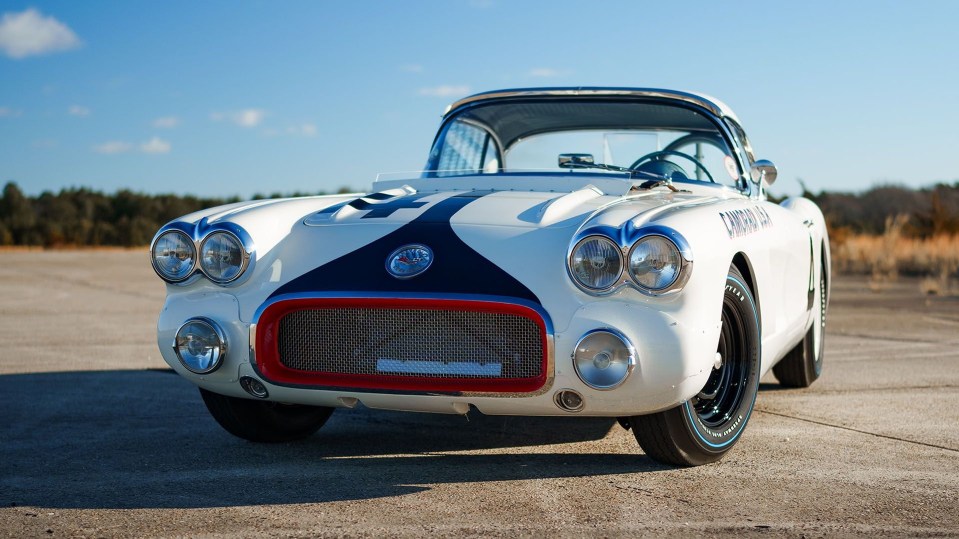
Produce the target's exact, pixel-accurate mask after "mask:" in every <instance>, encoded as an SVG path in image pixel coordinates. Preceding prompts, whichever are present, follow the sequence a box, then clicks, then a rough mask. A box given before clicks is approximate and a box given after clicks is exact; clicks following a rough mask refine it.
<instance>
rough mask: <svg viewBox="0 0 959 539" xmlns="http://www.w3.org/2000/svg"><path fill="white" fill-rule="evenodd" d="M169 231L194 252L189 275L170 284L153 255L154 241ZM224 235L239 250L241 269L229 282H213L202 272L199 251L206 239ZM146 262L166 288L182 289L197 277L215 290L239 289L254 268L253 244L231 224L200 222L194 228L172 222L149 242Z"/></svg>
mask: <svg viewBox="0 0 959 539" xmlns="http://www.w3.org/2000/svg"><path fill="white" fill-rule="evenodd" d="M173 231H175V232H177V233H179V234H182V235H183V236H185V237H186V238H188V240H189V242H190V244H191V245H192V247H193V252H194V263H193V269H192V271H191V272H190V273H189V274H187V276H186V277H184V278H183V279H180V280H170V279H168V278H166V277H164V275H163V274H162V273H160V271H159V270H158V269H157V267H156V262H155V260H154V255H153V252H154V249H155V248H156V244H157V241H158V240H159V239H160V238H162V237H163V236H164V235H165V234H167V233H169V232H173ZM224 232H225V233H228V234H229V235H230V236H232V238H233V239H235V240H236V241H237V243H238V245H239V246H240V250H241V252H240V256H241V266H240V270H239V271H238V272H237V274H236V275H235V276H233V277H232V278H231V279H229V280H217V279H215V278H213V277H211V276H210V275H209V274H208V273H207V272H206V271H205V270H204V268H203V263H202V260H201V257H202V248H203V246H204V244H205V243H206V241H207V239H209V238H210V237H211V236H213V235H214V234H217V233H224ZM150 258H151V262H152V263H153V269H154V271H156V273H157V275H159V276H160V278H161V279H163V280H164V281H165V282H167V283H169V284H173V285H178V286H186V285H189V284H192V283H193V282H194V281H196V280H197V279H198V278H199V277H200V276H203V277H206V278H207V279H208V280H209V281H210V282H212V283H213V284H216V285H218V286H223V287H232V286H238V285H240V284H241V283H243V282H244V281H245V280H246V279H247V278H248V277H249V276H250V275H251V274H252V273H253V271H252V270H253V268H254V266H255V265H256V247H255V245H254V244H253V238H252V237H251V236H250V234H249V233H248V232H247V231H246V230H244V229H243V227H241V226H240V225H237V224H235V223H231V222H221V223H216V224H213V225H208V224H207V222H206V219H201V220H200V221H199V222H198V223H195V224H194V223H187V222H183V221H174V222H172V223H167V224H166V225H164V226H163V227H162V228H160V230H159V231H157V233H156V235H155V236H154V237H153V241H152V242H151V243H150Z"/></svg>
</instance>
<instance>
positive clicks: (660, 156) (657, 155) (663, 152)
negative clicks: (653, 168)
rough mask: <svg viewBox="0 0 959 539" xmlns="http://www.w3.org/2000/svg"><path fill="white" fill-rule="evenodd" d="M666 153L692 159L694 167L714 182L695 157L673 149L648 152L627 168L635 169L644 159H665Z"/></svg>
mask: <svg viewBox="0 0 959 539" xmlns="http://www.w3.org/2000/svg"><path fill="white" fill-rule="evenodd" d="M667 155H675V156H677V157H682V158H685V159H688V160H689V161H692V163H693V165H695V166H696V168H698V169H699V170H702V171H703V172H705V173H706V177H707V178H709V181H711V182H713V183H716V180H714V179H713V175H712V174H710V173H709V171H708V170H706V167H705V166H704V165H703V164H702V163H700V162H699V160H698V159H696V158H695V157H693V156H691V155H689V154H685V153H683V152H677V151H674V150H660V151H658V152H652V153H648V154H646V155H644V156H642V157H640V158H639V159H637V160H635V161H633V164H632V165H629V168H631V169H635V168H637V167H639V165H641V164H643V163H645V162H646V161H660V160H663V161H664V160H665V159H663V158H664V157H666V156H667Z"/></svg>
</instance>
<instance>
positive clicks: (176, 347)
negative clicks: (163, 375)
mask: <svg viewBox="0 0 959 539" xmlns="http://www.w3.org/2000/svg"><path fill="white" fill-rule="evenodd" d="M191 324H195V325H198V326H205V327H206V328H208V329H209V330H210V331H211V332H212V333H213V336H214V337H215V338H216V342H217V345H216V346H215V348H216V357H215V358H213V359H212V361H211V364H210V365H209V366H207V367H206V368H194V367H192V366H191V365H189V364H188V363H189V362H188V360H187V359H184V357H183V354H182V353H181V351H180V339H181V336H180V334H181V332H183V330H184V329H186V328H187V326H190V325H191ZM228 350H229V345H228V343H227V339H226V333H225V332H224V331H223V328H221V327H220V325H219V324H217V323H216V322H214V321H213V320H211V319H209V318H206V317H203V316H197V317H193V318H190V319H189V320H187V321H185V322H183V324H181V325H180V327H179V328H178V329H177V330H176V333H175V334H174V336H173V352H174V353H175V354H176V357H177V359H178V360H180V365H183V368H185V369H186V370H188V371H190V372H192V373H193V374H209V373H211V372H213V371H215V370H217V369H219V368H220V366H222V365H223V361H224V358H225V356H226V354H227V351H228Z"/></svg>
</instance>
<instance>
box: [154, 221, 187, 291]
mask: <svg viewBox="0 0 959 539" xmlns="http://www.w3.org/2000/svg"><path fill="white" fill-rule="evenodd" d="M169 235H174V236H180V238H181V241H183V243H185V244H186V246H188V247H189V248H190V250H191V252H192V256H191V259H192V261H191V263H190V269H189V271H187V272H186V273H185V274H184V275H183V276H182V277H176V276H171V275H170V274H167V273H165V272H164V271H163V270H162V269H161V268H160V265H159V264H158V263H157V253H156V248H157V245H158V244H159V243H160V241H161V240H162V239H163V238H165V237H167V236H169ZM150 263H151V265H152V266H153V271H155V272H156V274H157V275H158V276H159V277H160V278H161V279H163V280H164V281H166V282H168V283H182V282H184V281H186V280H188V279H189V278H190V277H192V276H193V274H194V273H196V267H197V265H198V261H197V248H196V242H194V241H193V238H191V237H190V235H189V234H187V233H186V232H184V231H183V230H180V229H179V228H166V229H161V230H160V231H159V232H158V233H157V235H156V237H154V238H153V241H152V242H150Z"/></svg>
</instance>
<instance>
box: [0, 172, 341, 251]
mask: <svg viewBox="0 0 959 539" xmlns="http://www.w3.org/2000/svg"><path fill="white" fill-rule="evenodd" d="M349 191H350V189H347V188H344V189H341V190H340V191H339V192H349ZM308 194H326V193H323V192H319V193H299V192H297V193H291V194H289V195H282V194H280V193H273V194H270V195H261V194H257V195H254V196H253V198H254V199H262V198H282V197H283V196H306V195H308ZM240 200H241V199H240V198H239V197H235V196H234V197H229V198H200V197H195V196H191V195H182V196H181V195H172V194H164V195H148V194H145V193H137V192H134V191H130V190H127V189H123V190H120V191H117V192H116V193H113V194H105V193H102V192H100V191H93V190H91V189H86V188H70V189H62V190H61V191H60V192H59V193H52V192H50V191H44V192H43V193H41V194H40V195H39V196H35V197H34V196H27V195H24V194H23V192H22V191H21V190H20V188H19V187H18V186H17V184H16V183H13V182H10V183H7V184H6V185H5V186H4V188H3V196H2V197H0V245H33V246H44V247H70V246H83V247H86V246H123V247H135V246H140V245H146V244H148V243H150V240H151V239H153V235H154V234H155V233H156V231H157V229H159V228H160V227H161V226H163V225H164V224H165V223H167V222H169V221H171V220H173V219H175V218H177V217H179V216H181V215H185V214H187V213H190V212H194V211H197V210H201V209H204V208H209V207H212V206H219V205H221V204H229V203H231V202H239V201H240Z"/></svg>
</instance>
